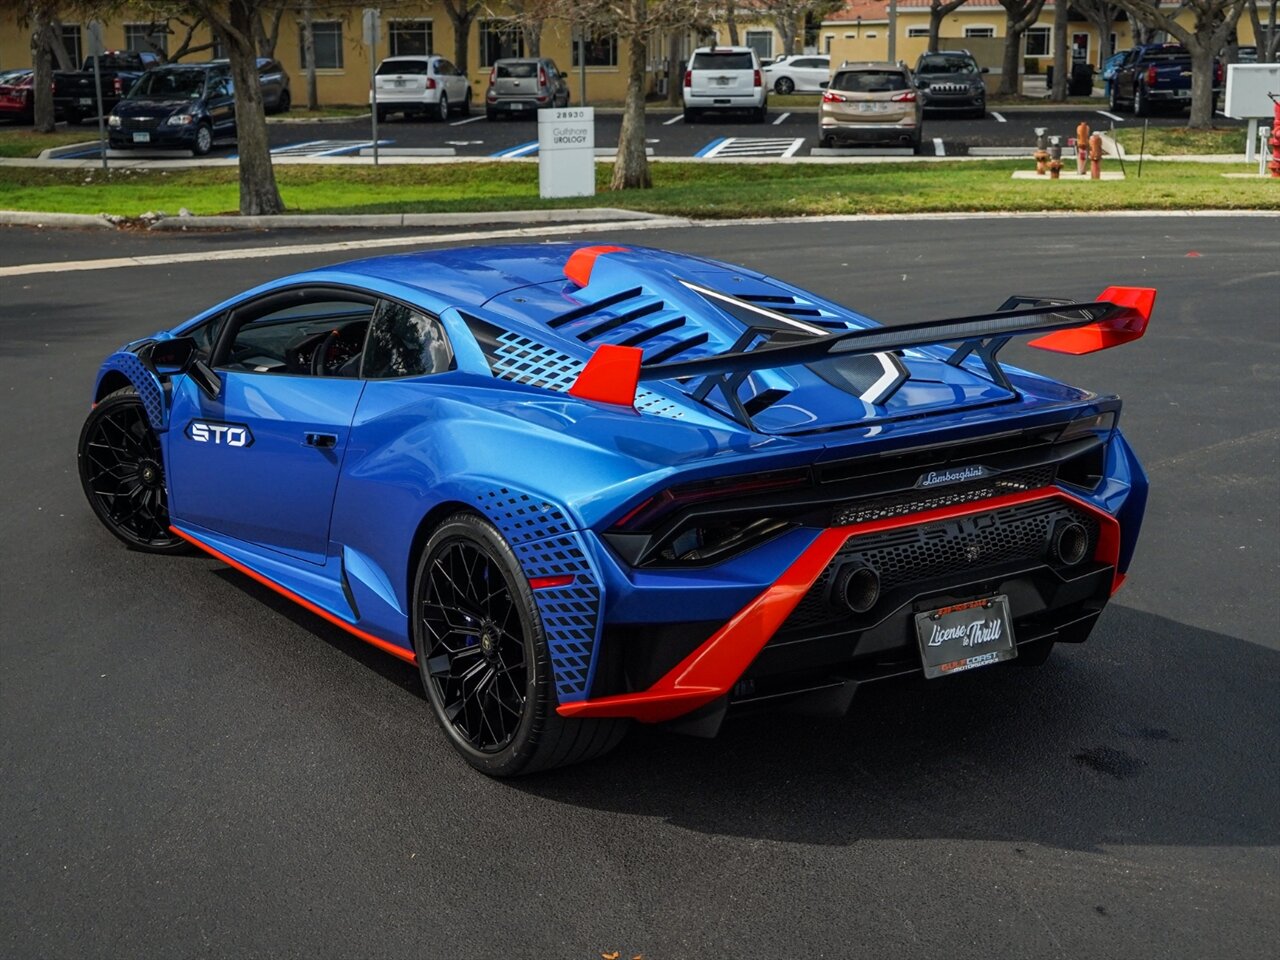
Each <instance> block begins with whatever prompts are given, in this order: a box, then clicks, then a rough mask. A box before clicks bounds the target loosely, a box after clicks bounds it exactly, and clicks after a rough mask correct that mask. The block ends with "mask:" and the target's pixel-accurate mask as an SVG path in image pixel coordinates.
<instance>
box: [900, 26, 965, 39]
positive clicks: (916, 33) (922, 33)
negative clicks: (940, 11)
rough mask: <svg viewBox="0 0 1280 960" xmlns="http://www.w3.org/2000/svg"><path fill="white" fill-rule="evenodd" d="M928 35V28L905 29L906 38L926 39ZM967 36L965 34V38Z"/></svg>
mask: <svg viewBox="0 0 1280 960" xmlns="http://www.w3.org/2000/svg"><path fill="white" fill-rule="evenodd" d="M928 35H929V28H928V27H907V36H908V37H927V36H928ZM968 35H969V34H967V33H966V34H965V36H966V37H967V36H968Z"/></svg>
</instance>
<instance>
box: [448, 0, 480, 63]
mask: <svg viewBox="0 0 1280 960" xmlns="http://www.w3.org/2000/svg"><path fill="white" fill-rule="evenodd" d="M444 10H445V13H447V14H448V15H449V19H450V20H452V21H453V63H454V66H456V67H457V68H458V69H459V70H461V71H462V72H463V73H467V69H468V68H467V52H468V50H469V49H470V47H471V24H472V21H474V20H475V18H476V15H475V11H473V10H470V9H468V8H467V7H466V6H465V3H464V6H463V7H462V10H461V11H460V12H459V11H455V10H453V9H452V8H451V7H449V6H448V5H447V4H446V5H445V8H444Z"/></svg>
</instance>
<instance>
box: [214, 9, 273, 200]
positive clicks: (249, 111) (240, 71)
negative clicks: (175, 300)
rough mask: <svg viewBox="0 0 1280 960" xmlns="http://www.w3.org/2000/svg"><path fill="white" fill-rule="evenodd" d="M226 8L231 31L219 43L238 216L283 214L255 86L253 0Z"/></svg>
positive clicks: (256, 78) (260, 89) (260, 104)
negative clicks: (229, 94) (231, 118)
mask: <svg viewBox="0 0 1280 960" xmlns="http://www.w3.org/2000/svg"><path fill="white" fill-rule="evenodd" d="M228 7H229V10H228V14H229V17H228V20H229V22H230V24H231V30H229V31H227V32H226V34H225V35H224V36H223V38H222V39H223V42H224V44H225V45H226V47H227V56H228V57H229V58H230V60H231V80H232V82H233V83H234V84H235V96H236V141H237V142H236V149H237V152H238V153H239V155H240V161H239V164H240V213H241V214H242V215H244V216H256V215H260V214H274V213H283V212H284V201H283V200H282V199H281V198H280V191H279V189H277V187H276V174H275V169H274V168H273V167H272V166H271V148H270V144H269V142H268V140H267V117H266V111H265V110H264V109H263V107H262V87H261V86H260V85H259V84H258V64H257V52H258V51H257V44H256V43H255V37H254V27H253V23H254V20H255V19H256V17H255V16H254V10H253V0H231V2H230V3H229V4H228Z"/></svg>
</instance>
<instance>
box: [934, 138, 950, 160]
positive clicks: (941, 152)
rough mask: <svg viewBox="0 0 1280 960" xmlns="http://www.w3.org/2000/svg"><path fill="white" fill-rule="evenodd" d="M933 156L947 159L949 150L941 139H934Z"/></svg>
mask: <svg viewBox="0 0 1280 960" xmlns="http://www.w3.org/2000/svg"><path fill="white" fill-rule="evenodd" d="M933 154H934V156H936V157H945V156H946V155H947V148H946V147H944V146H943V145H942V138H941V137H934V138H933Z"/></svg>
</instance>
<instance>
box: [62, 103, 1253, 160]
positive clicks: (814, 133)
mask: <svg viewBox="0 0 1280 960" xmlns="http://www.w3.org/2000/svg"><path fill="white" fill-rule="evenodd" d="M1103 107H1105V105H1101V106H1098V107H1095V106H1092V105H1081V106H1080V107H1079V108H1078V109H1075V110H1027V109H1022V108H1019V109H1015V110H1005V111H998V110H997V111H992V112H990V113H988V114H987V116H986V117H984V118H983V119H981V120H975V119H965V118H959V117H948V116H932V115H931V116H929V117H927V118H926V120H925V125H924V144H923V145H922V147H921V149H920V153H921V154H922V155H926V156H966V155H968V154H969V151H970V150H971V149H972V148H975V147H1031V146H1034V144H1035V137H1036V135H1035V131H1036V128H1037V127H1044V128H1046V129H1047V130H1048V131H1049V133H1050V135H1059V136H1061V137H1062V138H1063V143H1064V144H1065V143H1066V138H1067V137H1069V136H1070V137H1074V136H1075V129H1076V125H1077V124H1078V123H1080V122H1081V121H1082V120H1083V121H1086V122H1088V123H1089V125H1090V126H1091V128H1093V129H1094V130H1109V129H1110V128H1111V127H1112V126H1115V127H1116V128H1121V127H1124V126H1126V125H1134V124H1137V125H1139V126H1141V124H1142V122H1143V121H1142V120H1141V119H1138V118H1135V117H1134V116H1133V115H1132V114H1119V113H1111V112H1109V111H1108V110H1106V109H1104V108H1103ZM1150 122H1151V123H1152V125H1154V126H1179V125H1183V124H1185V123H1186V118H1185V116H1183V115H1181V114H1176V113H1164V114H1159V115H1157V116H1155V117H1152V118H1150ZM1215 123H1217V124H1219V125H1223V126H1239V125H1240V121H1236V120H1229V119H1227V118H1225V117H1219V118H1217V119H1216V120H1215ZM621 125H622V117H621V115H620V114H618V113H604V112H600V113H597V115H596V146H597V148H600V149H607V148H616V147H617V145H618V131H619V129H620V128H621ZM817 127H818V120H817V114H816V112H814V110H813V108H812V107H810V108H805V109H801V108H784V107H779V108H770V112H769V116H768V118H767V119H766V121H765V122H764V123H763V124H760V123H750V122H747V120H746V118H745V116H743V115H735V114H713V115H711V116H709V117H707V118H704V119H702V120H699V121H698V122H696V123H693V124H687V123H685V122H684V120H683V118H682V116H681V114H679V113H672V112H670V111H666V112H656V111H654V112H650V113H649V114H648V116H647V119H646V123H645V140H646V143H647V144H648V148H649V149H650V150H652V151H653V154H654V155H655V156H664V157H706V156H710V157H784V156H801V157H803V156H809V155H810V152H811V151H812V150H813V148H814V147H817V146H818V145H819V144H818V129H817ZM84 130H85V139H86V140H93V139H94V138H95V137H96V136H97V131H96V129H95V128H93V126H92V125H91V124H86V125H85V127H84ZM269 132H270V138H271V145H272V152H273V153H275V154H276V155H277V156H307V157H329V156H351V155H353V154H357V153H359V152H360V150H361V149H365V148H368V147H371V146H372V145H373V139H372V131H371V127H370V121H369V119H368V118H367V117H365V118H364V119H352V120H344V121H339V122H316V123H272V124H271V125H270V128H269ZM537 141H538V124H537V118H536V117H534V116H530V117H529V118H528V119H526V118H523V117H520V118H517V117H509V118H506V117H504V118H501V119H497V120H493V121H490V120H486V119H485V117H484V114H483V112H473V113H472V115H471V116H470V117H454V118H453V119H451V120H449V121H447V122H444V123H441V122H439V121H428V120H423V119H421V118H417V117H415V118H413V119H406V118H405V117H403V116H402V115H400V114H397V115H395V116H393V117H390V118H389V119H388V120H386V121H384V122H383V123H381V124H379V125H378V142H379V144H380V145H381V146H382V147H389V148H394V149H402V148H410V149H424V148H425V149H430V150H439V151H450V150H452V151H454V153H455V155H457V156H479V157H485V156H494V157H499V156H500V157H524V156H535V155H536V154H537V145H538V144H537ZM862 152H866V151H865V148H864V150H863V151H862ZM234 154H235V147H234V145H233V144H223V145H220V146H218V147H216V148H215V153H214V154H213V155H215V156H233V155H234ZM139 155H141V154H139ZM95 156H97V150H96V148H86V149H85V150H84V151H81V152H78V153H74V154H69V155H67V156H66V157H65V158H64V159H88V158H91V157H95Z"/></svg>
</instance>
